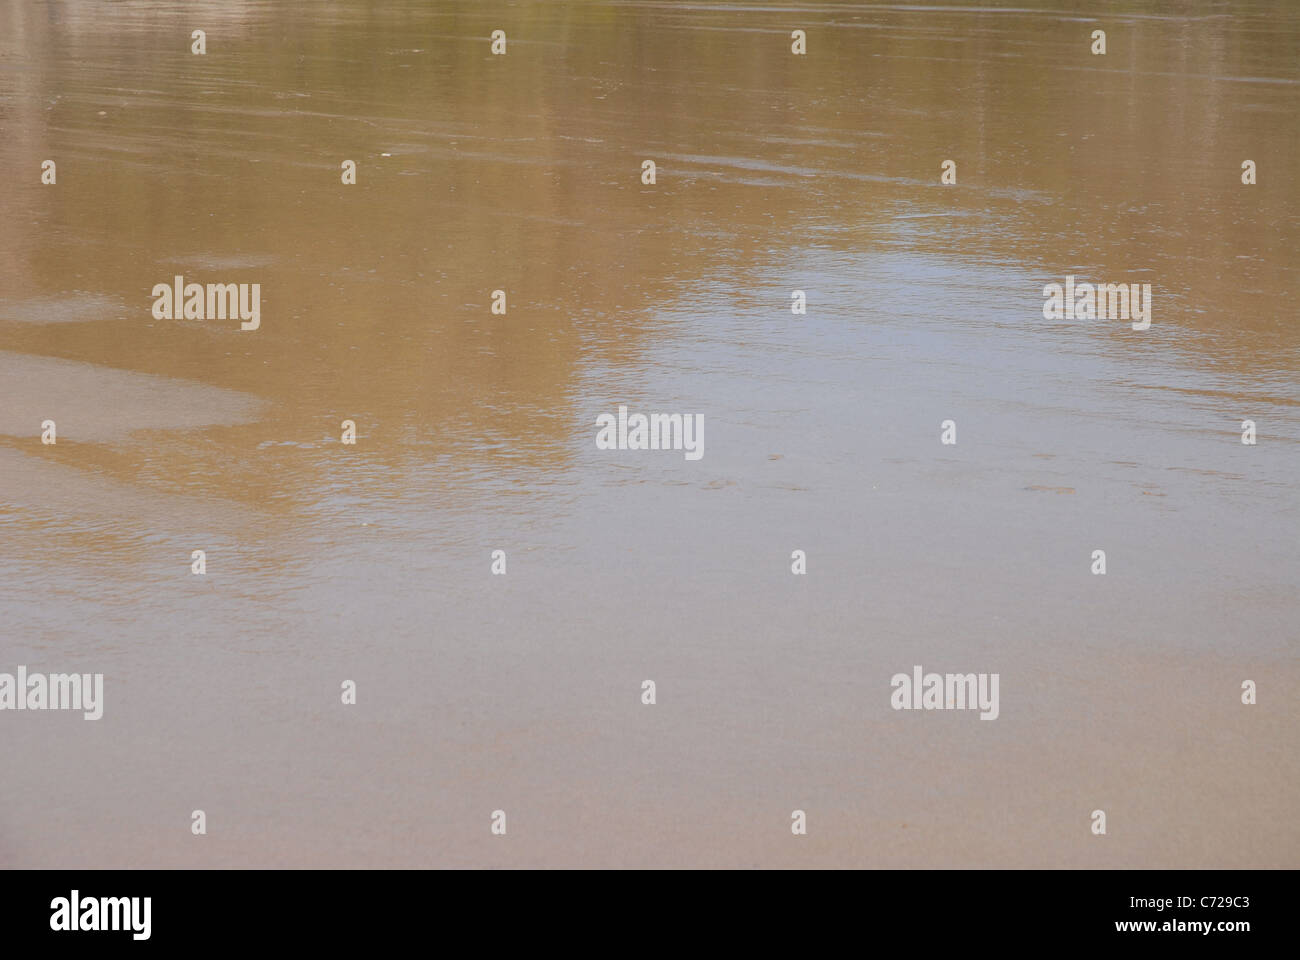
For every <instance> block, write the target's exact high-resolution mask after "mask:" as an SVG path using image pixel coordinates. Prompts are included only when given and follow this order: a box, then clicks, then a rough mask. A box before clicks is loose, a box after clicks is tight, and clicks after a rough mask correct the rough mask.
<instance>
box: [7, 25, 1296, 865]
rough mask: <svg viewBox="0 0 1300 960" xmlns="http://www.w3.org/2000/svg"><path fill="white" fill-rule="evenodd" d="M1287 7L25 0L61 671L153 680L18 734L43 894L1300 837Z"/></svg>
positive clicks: (17, 828) (26, 573) (45, 526)
mask: <svg viewBox="0 0 1300 960" xmlns="http://www.w3.org/2000/svg"><path fill="white" fill-rule="evenodd" d="M1020 6H1022V7H1034V6H1035V5H1033V4H1024V5H1020ZM1228 13H1229V11H1228V10H1227V8H1224V7H1221V6H1220V5H1216V4H1210V3H1206V4H1203V5H1201V4H1194V5H1192V9H1190V10H1188V11H1186V12H1180V13H1178V14H1171V13H1169V12H1168V11H1167V10H1166V9H1165V7H1164V6H1163V5H1160V4H1155V3H1139V2H1132V3H1122V4H1119V5H1117V6H1116V8H1115V10H1114V12H1112V13H1108V14H1107V16H1106V17H1105V18H1104V24H1103V25H1104V26H1105V28H1106V29H1107V31H1108V39H1109V43H1110V50H1109V52H1108V54H1107V56H1106V57H1105V58H1102V57H1091V56H1089V55H1088V53H1087V41H1086V37H1087V34H1088V32H1089V31H1090V30H1091V29H1093V27H1094V23H1093V22H1092V21H1090V20H1088V19H1087V18H1086V17H1085V16H1081V15H1079V14H1077V13H1072V12H1069V11H1053V10H1051V9H1048V8H1047V7H1044V8H1043V9H1041V10H1035V9H1017V10H1009V9H1008V10H997V9H994V8H987V7H971V8H969V9H961V8H959V7H958V6H957V5H945V6H944V7H942V8H935V9H923V8H919V7H912V6H899V5H851V4H836V3H814V4H786V5H782V6H781V8H780V9H775V8H774V9H771V10H766V9H758V8H757V7H756V6H755V5H744V4H736V5H731V4H722V3H704V4H693V5H690V6H679V5H674V4H666V3H649V2H647V3H631V2H630V3H612V2H596V3H581V4H580V3H574V4H545V5H530V6H527V7H515V6H512V5H508V4H496V3H451V4H438V5H428V4H417V3H398V4H390V5H385V6H383V7H379V8H375V7H372V6H370V5H365V4H360V3H353V2H336V3H333V4H331V5H330V6H329V7H328V9H326V8H317V7H315V6H311V7H306V6H304V7H302V8H298V7H296V6H294V5H285V4H268V3H239V2H233V3H221V4H216V3H194V4H190V5H187V7H186V8H185V9H183V10H182V9H173V8H156V7H153V6H151V5H148V4H143V3H118V4H109V3H94V2H72V0H67V2H56V3H45V4H28V3H16V4H10V5H8V6H6V7H4V8H3V10H0V129H2V131H3V136H0V164H3V166H4V168H5V169H7V170H11V171H18V172H19V173H16V174H15V175H13V176H11V177H10V178H9V179H8V180H6V181H5V182H4V184H3V185H0V197H3V201H4V210H5V211H6V217H5V220H4V223H3V225H2V226H0V351H2V352H0V671H4V670H10V671H11V670H12V669H13V668H14V667H15V666H16V665H17V664H19V663H23V664H26V665H28V666H29V667H30V668H31V669H33V670H36V669H48V670H63V669H68V670H72V669H77V670H85V671H91V670H94V671H102V672H104V674H105V700H106V706H105V714H104V718H103V719H102V720H100V721H96V722H85V721H83V720H81V719H80V716H79V715H78V716H72V715H67V714H57V713H39V712H35V713H32V712H29V713H8V712H6V713H4V714H0V770H3V771H4V772H5V775H4V776H2V777H0V866H8V867H46V866H50V867H116V866H139V867H144V866H169V867H173V866H174V867H198V866H230V867H233V866H327V867H335V866H401V867H414V866H449V867H461V866H559V867H567V866H836V867H844V866H880V867H906V866H927V867H929V866H937V867H968V866H1033V867H1071V866H1077V867H1104V866H1123V867H1261V866H1263V867H1296V866H1298V865H1300V830H1298V829H1297V828H1296V826H1295V823H1294V811H1295V799H1294V798H1295V797H1296V795H1297V789H1298V788H1300V775H1298V774H1297V765H1296V762H1295V757H1296V751H1297V747H1300V736H1298V735H1297V730H1300V723H1298V722H1297V721H1300V715H1298V711H1297V707H1296V700H1295V697H1294V696H1293V695H1292V694H1293V692H1294V690H1295V689H1296V688H1297V681H1300V656H1298V655H1297V640H1296V634H1295V624H1296V623H1297V620H1298V616H1297V615H1298V614H1300V601H1297V598H1296V591H1295V576H1296V570H1297V561H1298V560H1300V557H1298V555H1297V552H1298V551H1297V546H1296V542H1297V541H1296V530H1297V523H1296V520H1297V499H1296V494H1295V486H1294V478H1295V476H1296V475H1297V472H1298V470H1300V385H1298V384H1300V380H1298V379H1297V376H1296V373H1297V369H1300V365H1298V364H1297V359H1298V355H1300V323H1297V316H1296V308H1295V302H1296V299H1295V294H1296V278H1297V262H1296V257H1295V252H1294V251H1295V250H1296V249H1297V240H1298V239H1300V237H1298V236H1297V234H1298V233H1300V216H1297V213H1298V211H1297V205H1298V204H1300V195H1298V194H1297V193H1296V191H1295V190H1294V189H1293V188H1292V186H1291V185H1293V184H1294V183H1295V182H1297V178H1300V169H1298V167H1300V160H1298V159H1297V157H1298V156H1300V155H1298V154H1297V153H1296V151H1295V149H1294V147H1295V143H1296V134H1297V123H1300V120H1298V119H1297V118H1298V117H1300V112H1297V109H1296V107H1297V97H1300V67H1297V64H1296V61H1295V57H1294V50H1295V43H1296V40H1297V37H1300V14H1298V13H1297V11H1296V10H1294V9H1293V8H1292V7H1291V5H1289V4H1286V3H1281V2H1278V3H1272V2H1254V3H1243V4H1234V5H1233V6H1232V7H1231V10H1230V14H1231V15H1227V14H1228ZM196 27H203V28H204V29H206V30H207V32H208V53H207V54H206V55H205V56H204V57H196V56H192V55H191V54H190V53H189V52H188V50H189V39H188V38H189V33H190V31H191V30H192V29H195V28H196ZM498 27H500V28H504V29H506V30H507V32H508V34H509V36H510V41H509V43H510V47H509V53H508V55H507V56H506V57H504V58H493V57H491V56H490V55H489V53H488V48H487V37H488V35H489V34H490V32H491V30H493V29H496V28H498ZM795 27H800V28H803V29H806V30H807V31H808V34H809V38H810V51H809V55H808V56H807V57H805V58H802V59H800V58H794V57H792V56H791V55H790V52H789V31H790V30H791V29H793V28H795ZM47 157H53V158H55V159H56V160H57V162H58V183H57V185H55V186H42V185H41V184H40V183H39V169H40V162H41V160H43V159H45V158H47ZM948 157H952V158H954V159H956V160H957V163H958V171H959V179H958V184H957V185H956V186H952V187H944V186H941V185H940V183H939V173H940V162H941V161H942V160H943V159H945V158H948ZM1245 157H1250V158H1251V159H1254V160H1255V161H1256V163H1257V164H1258V168H1259V182H1258V184H1257V185H1255V186H1251V187H1246V186H1243V185H1242V184H1241V183H1240V180H1239V176H1240V162H1241V160H1242V159H1243V158H1245ZM348 158H350V159H354V160H356V161H357V164H358V179H357V184H356V186H354V187H344V186H342V185H341V184H340V182H339V164H340V162H341V161H342V160H343V159H348ZM646 158H653V159H655V160H656V162H657V164H658V182H657V183H656V185H655V186H654V187H647V186H643V185H642V184H641V183H640V181H639V171H640V164H641V161H642V160H643V159H646ZM177 273H183V274H185V275H186V277H187V278H192V279H194V280H195V281H197V282H222V283H242V282H248V283H260V284H261V285H262V290H263V292H264V293H263V306H262V316H263V322H262V328H261V329H260V330H258V331H257V332H255V333H241V332H240V331H239V329H238V323H237V322H225V321H213V320H205V321H165V320H156V319H154V317H153V316H152V315H151V312H150V305H151V298H150V296H149V292H150V290H151V288H152V287H153V285H154V284H156V283H159V282H163V283H167V282H170V281H171V278H172V277H173V276H174V275H175V274H177ZM1067 274H1074V275H1078V276H1081V277H1090V278H1092V279H1093V280H1095V281H1099V282H1107V281H1116V282H1119V281H1125V282H1128V281H1133V282H1146V283H1151V284H1152V286H1153V288H1154V291H1155V301H1154V304H1155V305H1154V311H1153V312H1154V319H1153V323H1152V326H1151V328H1150V329H1149V330H1147V331H1145V332H1140V333H1139V332H1135V331H1132V330H1131V329H1130V327H1129V325H1128V324H1127V323H1126V322H1122V321H1109V320H1093V321H1066V320H1044V319H1043V314H1042V304H1043V297H1042V288H1043V285H1044V284H1045V283H1049V282H1054V281H1055V282H1060V281H1062V280H1063V279H1064V277H1065V276H1066V275H1067ZM494 289H506V290H507V291H508V296H509V312H508V314H507V315H506V316H504V317H500V316H494V315H492V314H491V313H490V309H489V305H490V300H491V291H493V290H494ZM794 289H801V290H805V291H806V292H807V296H808V314H807V315H806V316H802V317H797V316H792V315H791V313H790V291H791V290H794ZM620 403H627V404H630V405H631V406H633V407H635V408H637V409H641V410H674V411H678V410H680V411H693V412H700V413H703V414H704V416H705V418H706V421H707V423H708V428H707V443H706V453H705V456H704V458H703V459H702V460H701V461H699V462H694V463H692V462H688V461H686V460H684V459H683V457H682V456H681V455H680V454H677V453H674V454H667V455H662V456H660V455H653V456H650V455H646V456H637V455H634V454H629V453H613V454H611V453H609V452H605V451H599V450H597V449H596V448H595V446H594V443H593V435H594V422H595V417H596V416H597V414H599V413H601V412H605V411H609V410H613V409H616V407H617V405H618V404H620ZM47 417H48V418H52V419H55V420H56V421H57V423H58V431H59V432H58V443H57V445H54V446H46V445H43V444H42V443H41V441H40V434H41V421H42V420H44V419H46V418H47ZM950 417H951V418H954V419H955V420H957V422H958V430H959V439H958V443H957V445H956V446H943V445H941V444H940V443H939V424H940V422H941V421H943V420H944V419H947V418H950ZM1247 418H1250V419H1254V420H1255V421H1256V422H1257V424H1258V430H1259V443H1258V444H1257V445H1255V446H1246V445H1243V444H1241V443H1240V424H1241V421H1242V420H1243V419H1247ZM344 419H352V420H354V421H355V422H356V424H357V427H358V443H357V445H356V446H345V445H343V444H341V443H340V442H339V437H340V433H339V429H340V422H341V421H342V420H344ZM200 548H201V549H204V550H206V552H207V573H206V575H205V576H203V577H196V576H192V575H191V573H190V555H191V551H192V550H193V549H200ZM1097 548H1104V549H1105V550H1106V552H1107V557H1108V572H1107V575H1106V576H1105V577H1094V576H1092V575H1091V574H1090V573H1089V556H1090V554H1091V551H1092V550H1094V549H1097ZM495 549H504V550H506V551H507V553H508V556H509V572H508V574H507V576H505V577H495V576H492V575H491V574H490V553H491V551H492V550H495ZM794 549H802V550H805V551H806V552H807V555H808V571H809V572H808V575H807V576H806V577H795V576H792V575H791V574H790V553H791V551H792V550H794ZM916 663H920V664H923V665H924V666H925V668H926V669H927V670H931V669H933V670H937V671H940V672H946V671H957V672H968V671H969V672H997V673H999V674H1000V675H1001V679H1002V685H1001V690H1002V694H1001V714H1000V716H999V718H998V719H997V720H996V721H995V722H992V723H987V722H981V721H979V720H978V718H977V716H976V715H975V714H973V713H963V712H958V711H953V712H944V711H939V712H897V711H894V710H892V709H890V706H889V695H890V687H889V680H890V677H891V676H892V675H893V674H894V673H897V672H900V671H909V670H910V669H911V667H912V665H913V664H916ZM646 678H652V679H654V680H655V681H656V684H657V688H658V703H657V704H656V705H655V706H653V707H646V706H643V705H642V704H641V702H640V689H641V681H642V680H644V679H646ZM344 679H351V680H354V681H356V683H357V687H358V702H357V704H356V705H355V706H343V705H342V704H341V703H340V702H339V685H340V683H341V681H342V680H344ZM1244 679H1253V680H1255V681H1256V682H1257V683H1258V684H1259V702H1258V703H1257V704H1256V705H1254V706H1243V705H1242V704H1241V703H1240V699H1239V698H1240V684H1241V681H1242V680H1244ZM796 808H797V809H804V810H806V811H807V812H808V818H809V833H808V836H806V837H800V838H796V837H792V836H791V834H790V829H789V823H790V811H791V810H793V809H796ZM1097 808H1101V809H1105V810H1106V811H1107V818H1108V834H1107V836H1106V837H1102V838H1099V837H1094V836H1092V835H1091V833H1090V832H1089V829H1088V827H1089V815H1090V813H1091V811H1092V810H1094V809H1097ZM194 809H203V810H205V811H206V813H207V817H208V835H207V836H205V837H201V838H200V837H194V836H192V835H191V833H190V830H189V825H190V811H191V810H194ZM495 809H505V810H506V811H507V812H508V815H509V833H508V836H507V837H506V838H505V839H502V838H499V837H493V836H492V835H491V834H490V833H489V830H488V825H489V816H490V813H491V811H493V810H495Z"/></svg>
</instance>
